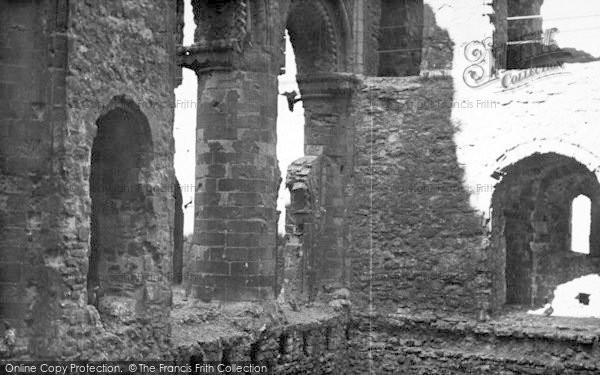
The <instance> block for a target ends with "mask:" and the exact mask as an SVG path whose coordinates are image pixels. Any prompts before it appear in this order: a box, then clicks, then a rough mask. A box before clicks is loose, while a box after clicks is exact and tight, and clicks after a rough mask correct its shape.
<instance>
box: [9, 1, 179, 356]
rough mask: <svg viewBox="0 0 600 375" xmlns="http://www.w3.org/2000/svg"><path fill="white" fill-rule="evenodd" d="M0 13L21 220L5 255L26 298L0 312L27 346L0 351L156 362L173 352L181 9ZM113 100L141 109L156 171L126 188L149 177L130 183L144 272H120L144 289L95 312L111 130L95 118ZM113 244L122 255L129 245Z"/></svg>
mask: <svg viewBox="0 0 600 375" xmlns="http://www.w3.org/2000/svg"><path fill="white" fill-rule="evenodd" d="M1 6H2V17H3V21H2V27H3V28H4V27H5V28H6V29H3V30H2V38H0V39H1V40H2V43H4V45H3V46H2V48H3V51H4V50H6V51H7V52H8V53H7V54H6V55H5V54H4V53H3V61H2V64H5V63H6V68H3V69H2V81H3V87H2V90H1V91H2V95H3V105H2V108H3V112H2V131H3V134H4V135H6V137H5V136H3V137H2V139H3V140H5V139H6V141H7V144H6V145H3V147H2V168H3V170H2V174H3V179H2V184H3V185H4V184H6V186H7V189H6V190H5V189H3V193H2V194H3V199H2V202H4V203H3V204H4V205H6V206H5V207H3V210H2V211H3V212H6V213H10V214H11V218H10V222H8V221H7V220H5V219H3V220H2V221H3V223H4V224H2V231H3V234H2V241H9V242H6V243H3V246H2V249H3V254H4V255H5V256H6V258H3V259H6V261H7V262H10V263H8V264H7V265H9V267H8V268H7V271H6V273H5V274H4V275H6V276H4V277H5V280H6V281H9V282H10V283H12V284H13V285H12V286H10V285H6V284H5V285H3V288H2V292H3V298H4V296H6V297H10V296H11V294H12V295H13V296H14V293H15V292H17V293H18V300H17V301H16V302H17V303H13V302H11V299H10V298H6V299H3V301H2V311H4V312H5V314H6V317H7V318H15V317H16V316H17V315H16V314H18V316H20V317H21V318H22V319H18V320H20V322H19V321H16V322H15V323H14V324H15V326H16V343H17V344H16V347H15V348H13V349H14V350H13V351H12V352H10V353H3V355H8V356H10V357H12V358H52V359H61V358H73V357H78V358H100V357H99V356H105V357H103V358H123V357H131V358H134V357H136V358H143V357H148V356H158V355H159V354H160V353H161V352H164V350H166V342H167V340H168V332H169V323H168V313H169V305H170V301H171V291H170V286H169V281H168V280H169V278H170V272H171V246H172V233H171V231H170V230H169V228H170V227H171V226H172V224H171V223H172V221H173V215H172V207H173V204H172V196H171V195H172V194H171V186H172V181H173V178H174V173H173V167H172V165H173V157H172V155H173V141H172V122H173V101H174V97H173V82H174V77H173V74H170V73H169V74H165V72H173V69H172V63H173V54H174V45H173V35H174V32H175V24H176V22H175V13H176V12H175V8H174V7H172V6H171V4H170V3H169V4H167V3H166V2H165V3H162V2H155V1H154V2H146V1H142V2H140V1H121V2H111V3H90V2H67V1H58V2H55V1H41V2H34V3H21V2H6V1H4V2H2V3H1ZM114 36H118V37H114ZM142 41H143V42H142ZM3 66H4V65H3ZM15 80H18V81H15ZM4 95H8V96H4ZM5 100H6V102H5ZM115 102H121V103H123V102H127V103H130V104H131V108H136V109H139V112H140V113H141V114H143V116H144V117H145V118H146V119H147V125H148V128H149V129H148V139H151V142H144V140H146V138H144V137H141V139H140V138H135V137H129V138H128V140H129V141H130V142H140V143H139V144H138V143H136V144H135V145H134V146H136V147H137V146H141V147H142V148H145V150H146V152H147V153H149V154H151V155H152V160H151V161H149V163H147V164H145V167H144V168H145V171H146V172H148V173H147V174H145V173H143V172H144V171H141V170H137V165H135V166H134V165H132V167H133V168H132V169H131V170H129V171H127V172H126V171H124V174H123V175H122V177H125V180H126V181H131V180H130V179H129V177H128V176H129V172H131V175H137V174H138V173H140V174H141V175H144V178H143V182H140V181H137V183H136V184H135V186H134V185H133V184H132V185H128V188H129V187H132V188H134V189H140V191H143V192H144V193H145V194H144V195H143V198H142V197H140V198H141V201H140V203H142V204H141V205H140V206H139V207H140V209H142V210H143V211H144V215H137V214H136V215H134V216H135V217H131V219H134V220H141V221H143V222H142V223H139V224H140V226H141V227H142V228H143V229H141V230H140V231H139V232H136V233H135V235H134V237H135V238H136V242H137V243H139V244H141V245H142V248H143V250H140V249H134V250H135V252H136V253H137V254H139V258H138V262H136V264H137V265H138V268H136V269H127V270H119V272H120V273H124V275H121V276H123V277H126V278H130V280H131V278H140V279H141V281H140V283H139V284H138V285H139V290H138V292H136V296H135V298H134V299H132V300H131V302H132V303H131V304H118V306H117V305H114V304H113V305H110V304H108V305H107V304H104V303H102V302H101V303H99V304H97V306H92V305H88V291H87V288H86V284H87V277H86V276H87V274H88V263H89V256H90V253H91V251H90V221H91V217H92V216H93V215H92V212H91V209H92V207H91V198H90V195H93V193H91V191H90V164H91V158H92V148H93V146H92V145H93V143H94V140H95V138H96V135H97V132H98V133H101V132H102V129H100V130H98V127H100V128H102V127H103V126H104V125H103V124H102V122H101V121H100V122H99V121H98V120H99V119H100V118H102V116H103V115H108V116H112V115H111V110H113V109H115V107H114V103H115ZM4 103H7V105H4ZM124 118H125V121H124V123H129V124H130V123H131V122H135V119H134V118H132V117H127V115H126V116H125V117H124ZM101 137H102V136H101ZM27 145H29V146H28V147H30V149H25V148H23V147H26V146H27ZM15 146H17V147H20V148H21V151H19V152H17V150H14V149H12V147H15ZM148 147H150V149H149V148H148ZM132 151H133V150H132ZM142 154H144V152H142ZM135 156H137V155H135ZM134 164H135V163H134ZM144 168H142V169H144ZM99 179H100V180H101V181H100V182H101V183H100V186H102V187H103V188H102V189H100V190H103V191H104V192H107V191H108V192H115V191H118V190H119V187H118V186H115V185H113V184H112V183H111V181H110V179H109V178H108V176H106V175H103V176H102V177H101V178H99ZM112 182H113V183H115V182H116V181H114V180H113V181H112ZM97 186H98V185H97ZM4 191H6V192H8V194H6V195H4V194H5V193H4ZM4 208H6V209H4ZM115 208H116V209H117V210H118V207H115ZM122 208H123V207H122ZM94 210H95V211H96V207H94ZM95 213H96V214H97V213H98V212H97V211H96V212H95ZM115 213H116V211H115ZM119 214H120V213H119ZM123 214H124V212H123ZM124 216H127V215H124ZM124 224H126V225H137V224H133V223H132V221H130V220H129V219H128V220H126V221H125V222H124ZM4 231H9V232H4ZM4 245H6V246H4ZM114 245H115V246H117V247H116V248H112V249H111V250H112V251H115V252H121V253H122V252H124V251H131V250H132V249H123V248H121V247H120V245H119V244H114ZM25 265H28V266H27V267H26V266H25ZM9 270H10V271H9ZM123 271H124V272H123ZM4 286H7V288H4ZM4 302H7V304H5V303H4ZM18 306H22V308H18ZM98 309H100V310H101V311H102V310H103V309H104V313H103V315H102V317H100V316H99V314H98Z"/></svg>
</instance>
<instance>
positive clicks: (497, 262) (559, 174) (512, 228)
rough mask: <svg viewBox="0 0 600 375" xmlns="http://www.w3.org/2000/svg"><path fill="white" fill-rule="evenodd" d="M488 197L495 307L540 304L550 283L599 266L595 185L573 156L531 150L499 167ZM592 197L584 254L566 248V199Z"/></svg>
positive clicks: (599, 202)
mask: <svg viewBox="0 0 600 375" xmlns="http://www.w3.org/2000/svg"><path fill="white" fill-rule="evenodd" d="M502 172H503V173H504V177H503V178H502V181H501V182H500V183H499V184H498V185H497V187H496V189H495V191H494V195H493V198H492V209H493V214H492V215H493V216H492V249H493V253H492V260H493V264H492V268H491V269H492V270H493V275H494V277H493V280H494V282H493V285H494V287H493V290H494V298H495V306H497V307H499V306H501V305H503V304H505V303H506V304H512V305H522V306H528V307H532V306H540V305H543V303H544V300H545V299H547V298H548V299H551V293H552V291H553V290H554V288H555V287H556V286H557V285H559V284H561V283H564V282H566V281H569V280H571V279H573V278H575V277H578V276H582V275H586V274H588V273H594V272H597V271H598V270H600V268H599V267H600V262H598V260H597V258H596V256H597V255H598V251H599V250H600V247H599V245H600V242H599V241H598V232H600V216H599V213H600V184H599V183H598V180H597V178H596V175H595V174H594V173H593V172H592V171H590V170H589V169H588V168H586V167H585V166H584V165H583V164H581V163H579V162H578V161H577V160H575V159H573V158H570V157H567V156H563V155H559V154H556V153H544V154H540V153H535V154H533V155H530V156H528V157H526V158H524V159H521V160H520V161H518V162H517V163H514V164H511V165H509V166H508V167H506V168H504V169H503V170H502ZM581 194H583V195H585V196H587V197H589V198H590V199H591V201H592V223H591V229H592V231H591V233H592V234H591V237H590V256H587V255H584V254H577V253H574V252H572V251H571V246H570V242H571V241H570V239H571V204H572V201H573V199H574V198H576V197H577V196H579V195H581Z"/></svg>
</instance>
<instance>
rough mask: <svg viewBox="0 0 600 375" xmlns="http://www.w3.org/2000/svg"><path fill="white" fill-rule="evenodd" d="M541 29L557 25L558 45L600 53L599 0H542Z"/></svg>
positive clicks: (556, 37)
mask: <svg viewBox="0 0 600 375" xmlns="http://www.w3.org/2000/svg"><path fill="white" fill-rule="evenodd" d="M542 16H543V18H544V24H543V25H544V29H546V30H547V29H551V28H553V27H556V28H558V31H559V33H558V34H557V35H556V36H555V39H556V41H557V42H558V45H559V46H560V47H563V48H564V47H572V48H576V49H579V50H582V51H585V52H587V53H589V54H591V55H593V56H596V57H600V1H599V0H569V1H566V0H545V1H544V5H543V6H542Z"/></svg>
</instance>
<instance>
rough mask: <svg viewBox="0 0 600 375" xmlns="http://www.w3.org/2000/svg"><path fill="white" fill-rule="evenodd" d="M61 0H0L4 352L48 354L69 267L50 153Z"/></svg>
mask: <svg viewBox="0 0 600 375" xmlns="http://www.w3.org/2000/svg"><path fill="white" fill-rule="evenodd" d="M65 3H66V2H63V1H59V2H26V3H24V2H9V1H2V2H0V51H1V52H0V98H1V104H0V185H1V188H0V191H1V193H0V249H1V250H0V275H1V277H0V318H1V319H2V320H3V321H5V322H7V323H8V324H9V326H10V327H11V328H14V329H15V330H16V346H15V347H14V348H11V349H10V351H9V352H4V351H5V350H6V349H7V348H6V347H4V348H3V350H2V351H3V352H2V353H1V355H3V356H6V355H9V356H10V355H12V356H22V355H25V354H26V353H27V352H28V351H29V352H33V353H47V352H48V348H47V344H48V341H47V340H50V338H51V337H52V336H54V335H55V334H56V330H57V325H58V324H59V322H58V320H59V319H60V311H59V310H60V308H59V306H58V301H57V300H55V299H53V296H55V295H62V294H63V293H64V292H66V289H65V285H64V280H62V276H63V275H68V274H69V270H70V268H69V265H67V264H66V263H65V259H64V258H63V257H62V255H63V254H64V253H63V247H62V245H63V243H62V241H63V238H62V236H60V235H58V233H60V232H61V230H63V229H65V228H66V227H67V223H66V222H65V221H62V220H61V219H60V218H58V215H59V213H60V212H62V210H63V208H62V206H63V204H64V199H63V196H62V195H61V192H64V190H61V191H60V192H57V188H58V186H60V177H59V176H60V175H61V174H63V173H64V169H63V164H62V163H61V162H60V160H59V159H58V158H57V157H56V154H57V153H59V152H60V150H61V144H62V137H63V133H62V131H61V126H63V124H64V120H65V118H66V106H65V104H66V103H65V73H66V54H67V37H66V35H65V31H66V28H67V13H68V12H67V9H66V4H65ZM70 229H71V231H70V233H69V235H70V236H72V237H75V236H77V235H78V234H82V235H85V231H82V232H77V228H75V227H73V226H71V228H70ZM80 255H81V254H80ZM49 263H55V264H56V263H58V264H60V266H59V267H51V266H49ZM4 329H5V327H4V325H3V327H2V331H3V332H4Z"/></svg>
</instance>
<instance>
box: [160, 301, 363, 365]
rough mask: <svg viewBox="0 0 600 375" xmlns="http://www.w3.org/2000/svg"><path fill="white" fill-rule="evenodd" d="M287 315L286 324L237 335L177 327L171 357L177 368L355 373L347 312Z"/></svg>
mask: <svg viewBox="0 0 600 375" xmlns="http://www.w3.org/2000/svg"><path fill="white" fill-rule="evenodd" d="M286 316H287V319H288V321H287V322H286V323H285V324H282V325H280V324H275V325H273V326H270V327H269V328H268V329H266V330H263V331H261V332H255V331H253V330H246V331H245V332H236V331H235V330H232V328H231V327H219V326H218V325H217V326H214V325H213V327H211V328H212V329H210V328H208V327H206V326H204V327H203V326H202V325H201V324H197V325H196V326H195V327H194V326H185V325H184V326H180V327H176V328H175V329H174V331H173V335H174V339H173V349H172V350H171V351H170V353H169V356H170V358H172V359H173V361H174V362H175V363H177V364H181V365H186V364H192V363H202V362H203V361H204V362H212V363H240V364H241V363H245V364H247V363H252V364H254V365H257V366H267V367H268V368H269V369H270V370H271V371H272V373H273V374H347V373H354V369H352V368H349V367H348V361H347V358H348V353H349V350H352V348H350V347H349V346H348V344H349V342H350V341H349V340H348V338H349V337H351V336H352V335H355V334H356V332H355V330H354V329H353V328H352V327H350V326H349V325H348V323H349V320H348V316H347V315H346V314H345V313H333V312H331V311H326V310H324V309H322V308H316V309H310V310H306V311H299V312H292V311H289V310H287V312H286ZM246 321H251V319H248V318H246ZM221 328H224V329H223V330H221ZM232 331H233V332H232Z"/></svg>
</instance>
